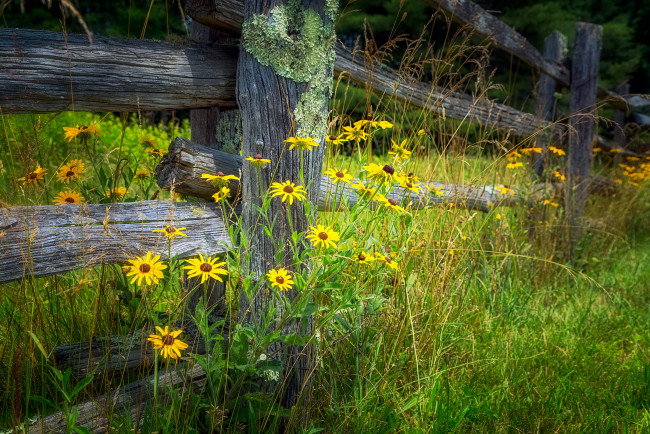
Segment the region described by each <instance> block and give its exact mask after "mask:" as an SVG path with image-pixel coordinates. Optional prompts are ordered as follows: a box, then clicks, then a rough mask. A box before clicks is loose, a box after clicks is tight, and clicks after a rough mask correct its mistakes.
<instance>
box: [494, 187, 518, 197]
mask: <svg viewBox="0 0 650 434" xmlns="http://www.w3.org/2000/svg"><path fill="white" fill-rule="evenodd" d="M495 189H496V190H497V191H498V192H499V193H500V194H510V195H513V194H515V191H514V190H512V189H510V188H508V187H503V186H501V185H497V186H496V187H495Z"/></svg>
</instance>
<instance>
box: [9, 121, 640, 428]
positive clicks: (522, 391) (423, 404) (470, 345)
mask: <svg viewBox="0 0 650 434" xmlns="http://www.w3.org/2000/svg"><path fill="white" fill-rule="evenodd" d="M82 123H83V124H88V125H94V123H96V125H97V127H98V128H99V129H100V130H101V133H100V137H99V138H97V137H93V138H92V140H88V141H79V140H73V141H71V142H68V141H66V140H65V139H64V137H63V135H64V131H63V127H68V126H73V125H79V124H82ZM2 124H3V131H4V134H3V136H2V139H1V140H0V151H1V152H3V155H6V156H7V157H6V158H3V161H2V163H3V165H2V168H1V171H0V175H1V177H2V180H3V182H2V185H1V187H0V194H1V195H0V200H1V201H2V204H3V205H8V206H14V205H32V204H51V203H52V200H53V198H54V197H55V196H56V195H57V194H58V193H59V192H60V191H62V190H64V189H68V188H72V187H74V188H75V189H77V190H78V191H79V192H80V193H82V194H83V196H84V197H85V198H86V201H87V202H89V203H100V202H101V203H107V202H111V201H115V200H116V199H118V198H116V197H112V198H108V197H106V192H107V191H109V190H110V189H111V188H115V187H125V188H126V189H127V190H126V194H125V195H124V196H123V197H120V198H119V200H122V201H136V200H141V199H143V198H147V197H150V196H151V195H152V194H153V193H154V192H155V191H156V190H157V187H156V186H155V185H154V183H153V181H152V180H151V178H145V179H142V180H138V179H137V178H136V177H135V174H136V172H137V170H139V169H146V170H149V171H150V170H152V169H153V167H154V166H155V164H156V163H157V161H158V159H159V157H157V156H155V155H154V156H151V155H150V154H151V152H147V151H146V148H147V147H149V148H151V146H152V145H155V146H156V147H160V148H161V149H166V145H167V143H169V140H170V139H171V138H173V137H174V136H176V135H185V136H188V135H189V131H188V127H187V123H181V124H180V125H178V124H170V125H156V126H146V123H144V122H142V121H140V120H138V119H137V117H133V118H129V119H127V118H118V117H115V116H113V115H106V116H101V117H100V116H97V115H90V114H83V113H77V114H71V113H63V114H60V115H58V116H55V117H51V116H47V117H45V116H41V117H32V116H3V117H2ZM395 130H396V131H395V132H394V133H393V135H392V136H387V138H388V139H390V138H393V139H395V140H396V142H398V143H399V141H400V140H398V138H399V139H402V137H403V138H408V137H411V139H412V140H411V139H409V140H411V141H410V142H409V145H410V149H412V150H413V151H414V152H413V155H411V156H410V158H409V159H406V160H395V159H394V158H393V156H392V155H388V154H386V153H383V152H382V151H381V149H379V148H376V149H375V150H374V151H373V155H372V156H370V155H369V151H370V150H369V149H368V148H366V149H361V150H360V151H359V152H357V150H356V148H354V149H353V152H352V155H353V157H350V156H349V155H343V154H341V153H339V152H337V148H336V147H334V146H332V147H330V148H329V149H330V153H328V156H327V158H326V160H327V167H331V168H336V169H340V168H347V169H348V170H349V171H350V173H351V174H353V175H355V176H358V175H359V174H361V175H364V174H365V175H364V176H367V175H368V173H367V170H365V171H364V169H363V166H364V165H366V164H367V163H369V162H375V163H377V164H380V165H381V164H384V163H387V162H392V163H393V164H395V167H396V169H398V170H399V172H400V173H407V172H415V173H416V174H418V175H419V176H420V177H421V178H422V179H423V180H432V181H433V180H435V181H444V182H447V183H471V184H477V185H484V184H494V183H497V184H503V185H508V186H510V187H512V188H516V189H518V190H519V191H522V192H524V194H525V191H527V190H529V188H530V185H531V184H532V182H533V180H532V178H531V177H530V170H529V168H528V166H527V164H528V159H527V158H526V157H525V156H522V157H520V158H519V161H521V162H522V163H523V166H522V167H521V168H517V169H515V170H509V169H507V168H506V164H507V163H508V162H509V161H511V159H508V158H507V157H506V154H507V152H503V151H500V150H499V148H498V147H496V148H494V149H493V150H489V149H485V150H483V151H481V152H479V151H478V150H476V149H469V151H468V150H467V149H464V150H463V149H461V150H453V151H450V150H447V151H445V150H444V148H443V147H441V146H440V144H435V145H434V143H433V142H434V139H433V138H429V137H427V136H425V137H421V138H419V139H415V138H413V137H412V136H408V135H406V133H405V132H404V131H402V132H400V131H397V127H396V128H395ZM400 134H402V135H400ZM144 139H150V141H149V142H146V141H145V143H144V144H143V143H142V142H143V141H144ZM386 141H388V140H387V139H386ZM438 141H439V140H438ZM508 151H510V149H508ZM75 158H79V159H82V160H83V161H84V162H85V164H86V170H85V173H84V174H83V176H81V177H80V179H78V180H74V182H70V183H62V182H60V181H58V180H57V177H56V176H55V175H56V173H57V171H58V170H60V168H61V167H62V165H63V163H65V162H68V161H70V160H71V159H75ZM561 164H562V161H561V158H557V159H555V160H553V161H552V162H551V166H550V168H549V171H552V170H555V169H557V168H559V167H560V166H561ZM629 164H633V163H629ZM639 164H641V163H639ZM36 167H42V168H44V169H47V171H48V172H47V174H46V175H45V177H44V179H43V180H42V181H39V183H37V184H36V185H26V184H25V183H24V182H21V181H18V179H19V178H20V177H23V176H25V175H26V174H27V173H29V172H30V171H33V170H35V168H36ZM595 169H596V170H597V171H598V172H599V173H602V174H604V175H608V176H611V177H612V178H617V177H619V176H620V174H621V169H620V168H618V167H617V166H616V165H613V164H612V163H611V158H610V157H609V156H603V157H598V158H597V160H596V162H595ZM549 176H550V177H551V178H552V175H549ZM644 182H645V184H642V185H641V186H640V187H635V186H632V185H629V184H628V183H627V182H624V183H623V184H622V185H621V187H620V189H619V190H618V191H617V192H616V193H614V194H612V195H609V196H605V197H603V196H592V197H590V199H589V203H588V208H587V214H586V217H585V229H584V231H583V237H582V239H581V243H580V244H579V246H578V248H577V251H576V255H575V257H574V258H573V259H570V258H569V257H568V255H567V251H566V246H567V241H566V239H567V238H566V229H567V228H566V227H565V226H564V220H563V209H562V206H559V207H554V206H549V205H548V204H546V205H545V204H544V203H543V202H542V201H539V203H534V204H532V208H531V209H527V208H526V207H524V206H517V207H512V208H500V207H494V208H492V209H491V211H490V212H489V213H482V212H479V211H468V210H464V209H461V208H459V207H453V206H435V207H430V208H428V209H426V210H422V211H415V210H406V212H397V211H395V212H393V211H391V210H390V209H389V210H387V209H385V207H377V208H375V209H371V208H370V207H368V206H366V205H363V204H362V205H361V206H359V207H356V208H354V209H347V210H345V211H344V212H340V213H321V214H319V216H318V223H319V224H323V225H325V226H328V227H332V228H333V230H335V231H337V232H338V233H339V234H340V238H341V240H340V242H338V245H337V247H336V248H335V249H334V248H331V247H330V248H328V249H316V248H315V247H312V246H309V245H308V243H306V242H305V241H301V239H302V237H303V235H304V234H298V235H297V239H298V241H292V243H294V244H292V245H293V246H294V247H296V246H297V245H299V244H300V243H303V242H305V243H306V244H305V245H307V250H306V251H307V252H308V253H309V254H310V255H311V257H312V265H313V268H312V269H311V270H310V271H309V272H306V274H305V273H303V274H300V273H298V272H296V273H295V274H294V278H295V280H296V284H297V285H298V286H300V287H301V288H303V290H304V291H305V292H307V289H308V288H309V291H312V290H313V294H312V295H313V296H314V297H315V303H314V306H315V307H314V309H316V311H317V312H318V313H317V325H316V327H315V331H314V335H313V336H312V341H313V342H316V343H317V347H318V352H317V354H318V359H317V370H316V372H315V377H314V381H313V389H312V390H313V393H312V394H311V396H310V399H309V401H308V403H307V406H308V411H309V415H310V419H309V420H310V422H309V427H308V430H309V431H310V432H318V430H319V429H322V430H324V431H326V432H350V433H352V432H355V433H356V432H450V431H451V432H647V431H648V430H649V429H650V414H649V412H648V406H649V405H650V362H649V361H648V360H649V358H648V348H649V345H648V344H649V343H650V342H649V341H650V333H649V332H650V330H649V329H650V322H649V318H650V315H649V312H648V306H649V303H648V302H649V301H650V300H649V299H650V243H649V242H648V241H649V237H650V227H649V226H648V221H650V220H649V218H650V207H649V205H648V204H649V202H648V188H647V181H644ZM377 188H378V192H381V191H382V190H381V188H383V187H381V186H380V185H378V187H377ZM422 188H424V187H422ZM15 191H17V192H18V193H17V194H16V193H14V192H15ZM159 197H160V198H163V199H168V198H169V193H166V192H162V193H160V194H159ZM551 199H552V200H556V201H557V202H561V200H560V199H558V198H551ZM177 200H186V199H177ZM269 200H278V199H273V198H269ZM235 236H236V234H235ZM0 240H1V238H0ZM0 242H1V241H0ZM242 244H244V245H243V246H242V245H240V247H239V248H238V249H235V250H234V251H233V252H232V253H231V254H229V255H227V256H226V257H225V258H224V260H225V262H226V263H227V265H226V267H227V269H228V272H229V275H230V277H229V278H228V279H227V280H228V282H229V284H228V301H227V303H228V306H229V307H230V308H231V314H232V315H233V316H231V318H230V319H231V320H235V319H236V318H235V317H234V312H236V311H237V306H238V300H239V292H238V291H240V290H241V289H240V286H238V284H237V279H238V278H239V277H241V279H243V282H244V284H243V285H244V290H246V288H247V286H246V285H247V284H248V283H247V282H249V281H250V279H249V277H248V276H247V275H246V271H245V270H242V269H240V268H239V265H238V264H239V263H240V261H241V258H242V257H243V255H245V251H246V246H245V242H243V243H242ZM360 252H366V253H367V254H374V255H379V254H381V255H382V256H384V257H386V256H390V257H391V258H392V259H393V260H394V261H396V262H397V263H398V264H399V265H398V267H397V268H396V269H393V268H391V267H389V266H387V265H388V264H387V263H385V261H383V262H382V261H380V260H379V259H377V260H375V261H374V262H373V263H371V264H368V265H367V266H366V265H365V264H364V265H361V264H359V263H358V261H356V259H355V258H357V257H358V255H359V253H360ZM206 253H209V252H206ZM298 261H299V260H298ZM176 265H178V264H176ZM168 271H169V270H166V271H165V277H164V279H162V280H161V283H160V285H144V286H142V287H141V286H138V285H136V284H132V283H131V282H129V281H128V279H126V278H125V276H124V275H123V273H122V272H121V269H120V267H119V266H117V265H107V266H102V267H96V268H93V269H87V270H78V271H74V272H70V273H67V274H66V275H60V276H53V277H47V278H35V279H34V278H28V279H24V280H22V281H20V282H12V283H8V284H3V285H2V286H0V375H1V376H0V385H1V386H2V387H0V428H2V429H12V428H14V427H17V426H19V425H21V424H22V423H24V422H26V421H30V420H34V419H33V418H34V416H35V415H36V414H37V413H41V414H42V413H49V412H52V411H55V410H57V409H63V410H64V414H65V415H66V418H67V420H68V426H69V429H70V430H73V429H76V428H78V427H77V426H76V423H75V416H74V412H73V411H71V410H70V409H71V408H72V407H71V406H72V405H73V404H75V403H78V402H81V401H83V400H87V399H89V398H90V397H91V396H92V394H96V393H98V392H101V391H105V390H108V389H110V388H115V387H118V386H120V385H124V384H126V383H128V382H129V381H132V380H134V379H136V378H138V376H139V375H144V374H151V373H153V371H152V367H151V366H148V367H142V368H140V369H139V370H137V371H136V372H130V373H122V374H120V375H116V376H106V377H101V378H95V379H94V382H93V383H92V384H90V385H84V384H83V383H79V381H80V380H82V379H80V378H73V379H70V380H69V381H68V380H67V379H66V377H65V371H63V372H61V371H58V370H56V369H54V368H53V360H52V357H51V351H52V349H53V348H54V347H56V346H58V345H63V344H66V343H72V342H83V341H88V340H90V339H91V338H96V337H101V336H105V335H110V334H127V333H133V332H138V331H140V333H149V332H155V331H154V329H153V327H154V326H157V325H160V326H164V325H167V324H173V323H174V322H175V321H176V320H178V319H179V318H180V316H181V311H182V309H179V308H178V306H179V305H182V303H183V302H184V298H183V296H184V292H183V288H182V285H181V283H180V280H181V276H180V273H179V267H178V266H175V268H174V271H173V272H172V273H171V274H168ZM312 288H315V289H312ZM250 289H251V288H248V290H250ZM276 294H280V295H281V291H280V292H277V293H276ZM206 318H207V314H203V315H202V314H201V312H199V313H198V314H197V316H196V318H195V319H194V321H195V322H197V324H203V323H202V321H203V320H205V321H207V320H206ZM206 324H207V323H206ZM231 333H233V334H232V335H231V348H230V350H227V349H226V348H225V346H223V345H221V341H220V340H218V339H217V340H216V341H217V343H218V345H216V346H215V348H216V349H215V350H214V352H213V353H212V356H213V358H212V359H206V358H203V359H202V358H200V357H196V356H193V357H191V356H185V355H184V356H183V358H182V359H181V360H182V361H183V362H191V363H200V364H202V366H206V367H207V369H208V370H209V371H210V372H212V374H213V376H212V379H211V380H210V381H209V384H208V386H206V389H205V390H202V391H200V392H196V393H191V394H188V393H187V392H185V394H184V395H183V397H184V400H182V399H181V400H178V399H177V400H171V401H169V400H165V399H162V398H161V400H160V401H157V404H156V406H154V410H152V413H151V414H150V415H149V416H150V417H149V419H148V422H147V423H145V424H144V426H143V427H142V430H143V431H144V432H155V431H158V432H205V431H209V430H213V429H214V430H226V431H250V432H257V431H265V430H268V429H270V430H273V429H275V428H277V425H276V423H277V420H279V417H281V416H286V415H287V413H286V411H284V410H281V409H278V408H277V407H276V406H275V405H274V404H273V403H272V402H270V401H269V400H268V399H265V398H261V397H260V394H259V391H258V390H257V389H256V386H255V383H256V381H257V379H259V378H261V377H263V376H265V375H270V374H269V372H271V373H273V372H274V371H273V370H274V369H277V367H274V366H273V365H271V364H264V365H263V366H262V364H261V363H260V360H264V358H265V357H266V356H265V349H266V346H268V345H269V344H270V342H268V341H267V342H264V339H262V338H261V336H262V335H263V330H262V331H260V330H251V329H249V330H245V332H241V333H240V334H237V333H239V332H236V331H231ZM247 340H248V341H249V342H255V345H253V344H252V343H251V344H250V346H249V343H247ZM210 360H212V362H210ZM215 360H216V362H215ZM206 363H207V365H205V364H206ZM210 363H212V364H210ZM173 366H174V365H172V367H173ZM160 369H161V372H162V370H166V369H169V365H168V364H167V365H166V364H164V363H162V362H161V363H160ZM57 373H58V374H57ZM74 384H81V385H82V386H85V387H82V388H79V390H76V391H74V392H75V393H72V392H73V385H74ZM232 390H235V392H236V393H233V392H231V391H232ZM172 395H173V394H172ZM179 396H180V395H179ZM294 411H298V410H296V409H294ZM111 420H112V422H111V423H112V426H113V428H114V429H115V430H116V431H120V432H127V431H130V430H132V428H133V427H134V426H135V422H133V421H129V420H128V419H125V418H124V417H122V416H119V415H115V416H114V417H113V418H112V419H111Z"/></svg>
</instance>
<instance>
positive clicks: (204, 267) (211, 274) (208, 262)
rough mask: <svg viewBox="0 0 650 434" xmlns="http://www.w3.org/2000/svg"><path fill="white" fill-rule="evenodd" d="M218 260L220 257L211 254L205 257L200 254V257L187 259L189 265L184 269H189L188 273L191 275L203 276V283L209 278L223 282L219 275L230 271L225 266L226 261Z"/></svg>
mask: <svg viewBox="0 0 650 434" xmlns="http://www.w3.org/2000/svg"><path fill="white" fill-rule="evenodd" d="M217 261H218V258H214V259H213V258H211V257H210V256H208V257H207V258H203V255H201V254H199V257H198V258H190V259H188V260H186V261H185V262H187V263H188V264H189V265H186V266H185V267H183V269H185V270H188V273H187V275H188V276H189V277H201V283H203V282H205V281H206V280H208V279H209V278H213V279H216V280H218V281H219V282H223V280H222V279H221V277H220V276H219V275H220V274H223V275H227V274H228V271H226V270H225V268H223V267H224V266H225V265H226V263H225V262H217Z"/></svg>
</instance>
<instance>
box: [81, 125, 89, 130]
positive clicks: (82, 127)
mask: <svg viewBox="0 0 650 434" xmlns="http://www.w3.org/2000/svg"><path fill="white" fill-rule="evenodd" d="M86 128H88V127H87V126H85V125H82V126H80V127H79V130H85V129H86Z"/></svg>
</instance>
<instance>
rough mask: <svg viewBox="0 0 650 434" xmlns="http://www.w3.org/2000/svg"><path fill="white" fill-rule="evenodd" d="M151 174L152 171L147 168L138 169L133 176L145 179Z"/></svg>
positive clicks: (141, 179) (139, 179)
mask: <svg viewBox="0 0 650 434" xmlns="http://www.w3.org/2000/svg"><path fill="white" fill-rule="evenodd" d="M150 176H151V172H149V170H147V169H138V170H136V171H135V175H133V177H134V178H135V179H137V180H138V181H144V180H145V179H147V178H149V177H150Z"/></svg>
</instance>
